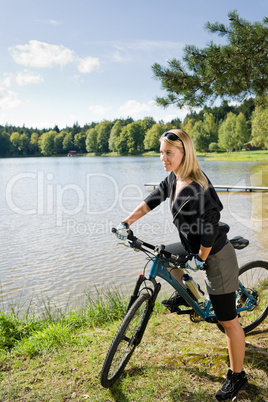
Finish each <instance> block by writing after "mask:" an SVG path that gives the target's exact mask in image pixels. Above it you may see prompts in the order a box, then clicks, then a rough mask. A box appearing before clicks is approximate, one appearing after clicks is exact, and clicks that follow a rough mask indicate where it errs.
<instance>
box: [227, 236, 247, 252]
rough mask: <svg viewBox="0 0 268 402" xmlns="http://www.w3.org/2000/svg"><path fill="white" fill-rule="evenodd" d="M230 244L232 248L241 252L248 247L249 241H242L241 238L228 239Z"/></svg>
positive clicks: (242, 238)
mask: <svg viewBox="0 0 268 402" xmlns="http://www.w3.org/2000/svg"><path fill="white" fill-rule="evenodd" d="M230 243H231V244H232V246H233V248H236V249H237V250H242V249H243V248H245V247H247V246H248V245H249V241H248V240H247V239H244V237H242V236H235V237H233V238H232V239H230Z"/></svg>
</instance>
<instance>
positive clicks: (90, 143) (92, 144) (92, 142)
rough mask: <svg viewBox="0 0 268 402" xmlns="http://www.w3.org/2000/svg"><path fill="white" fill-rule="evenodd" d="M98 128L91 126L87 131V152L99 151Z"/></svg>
mask: <svg viewBox="0 0 268 402" xmlns="http://www.w3.org/2000/svg"><path fill="white" fill-rule="evenodd" d="M97 136H98V133H97V130H96V129H95V128H90V129H89V130H87V132H86V150H87V152H94V153H97V152H98V144H97Z"/></svg>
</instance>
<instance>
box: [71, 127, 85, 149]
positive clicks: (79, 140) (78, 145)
mask: <svg viewBox="0 0 268 402" xmlns="http://www.w3.org/2000/svg"><path fill="white" fill-rule="evenodd" d="M74 148H75V149H76V151H78V152H82V153H83V152H86V134H85V133H82V132H80V133H77V134H75V136H74Z"/></svg>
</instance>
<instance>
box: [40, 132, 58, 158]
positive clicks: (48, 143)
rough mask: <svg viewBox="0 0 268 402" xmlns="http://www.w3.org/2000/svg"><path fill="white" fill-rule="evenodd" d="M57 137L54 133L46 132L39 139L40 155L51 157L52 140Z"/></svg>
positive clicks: (52, 151) (52, 150) (52, 149)
mask: <svg viewBox="0 0 268 402" xmlns="http://www.w3.org/2000/svg"><path fill="white" fill-rule="evenodd" d="M56 135H57V132H56V131H52V130H50V131H48V132H47V133H44V134H42V135H41V137H40V149H41V153H42V154H43V155H45V156H51V155H53V154H54V138H55V136H56Z"/></svg>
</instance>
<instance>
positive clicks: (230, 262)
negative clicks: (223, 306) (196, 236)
mask: <svg viewBox="0 0 268 402" xmlns="http://www.w3.org/2000/svg"><path fill="white" fill-rule="evenodd" d="M166 250H167V251H169V252H171V253H174V254H179V255H185V254H186V251H185V249H184V248H183V246H182V244H181V243H173V244H169V245H168V246H166ZM207 265H208V266H207V269H206V271H205V272H206V275H205V282H206V286H207V292H208V294H211V295H223V294H228V293H232V292H235V291H236V290H237V289H238V287H239V285H238V272H239V268H238V263H237V258H236V253H235V250H234V248H233V246H232V245H231V243H230V242H229V241H228V242H227V243H226V244H225V246H224V247H223V248H222V249H221V250H220V251H219V252H218V253H216V254H213V255H210V256H208V258H207Z"/></svg>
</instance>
